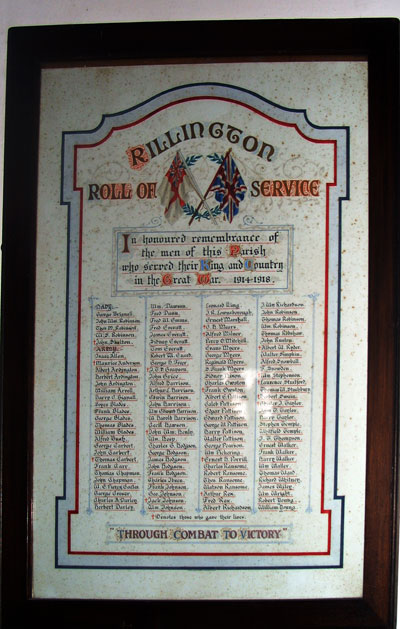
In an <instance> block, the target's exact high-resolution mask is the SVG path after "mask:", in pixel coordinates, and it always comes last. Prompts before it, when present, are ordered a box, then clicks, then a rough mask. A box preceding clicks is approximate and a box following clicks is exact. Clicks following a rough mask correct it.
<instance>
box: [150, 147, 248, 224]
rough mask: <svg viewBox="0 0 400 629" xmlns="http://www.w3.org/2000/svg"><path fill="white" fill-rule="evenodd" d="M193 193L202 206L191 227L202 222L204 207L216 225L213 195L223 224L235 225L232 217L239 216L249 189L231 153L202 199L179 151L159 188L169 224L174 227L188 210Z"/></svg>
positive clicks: (229, 152) (197, 211) (198, 208)
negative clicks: (189, 194)
mask: <svg viewBox="0 0 400 629" xmlns="http://www.w3.org/2000/svg"><path fill="white" fill-rule="evenodd" d="M191 190H194V191H195V192H196V194H197V196H198V197H199V204H198V206H197V207H196V208H194V210H193V212H191V218H190V220H189V225H191V224H192V223H193V221H194V220H195V219H196V218H197V219H199V218H200V210H201V209H202V207H203V206H204V208H205V209H206V210H207V214H208V216H209V217H210V218H211V219H212V221H213V222H214V223H215V224H216V223H217V221H216V219H215V216H214V213H213V211H212V208H211V207H210V204H209V199H210V198H211V197H210V195H214V198H215V200H216V201H217V203H218V204H219V212H218V213H221V214H223V216H224V220H228V221H229V222H230V223H232V220H233V217H234V216H236V214H238V212H239V204H240V202H241V201H243V199H244V196H245V194H246V190H247V187H246V185H245V183H244V181H243V179H242V177H241V174H240V172H239V169H238V167H237V165H236V163H235V161H234V159H233V157H232V153H231V149H229V150H228V151H227V153H226V154H225V156H224V158H223V160H222V162H221V163H220V165H219V167H218V170H217V172H216V173H215V175H214V177H213V179H212V181H211V183H210V185H209V186H208V189H207V191H206V193H205V194H204V195H203V194H202V193H201V190H200V188H199V186H198V183H197V181H196V179H195V177H194V175H193V172H192V171H191V169H190V166H189V165H188V163H187V161H186V160H185V158H184V157H183V155H182V152H181V151H178V152H177V153H176V155H175V157H174V159H173V161H172V163H171V165H170V167H169V168H168V171H167V172H166V174H165V177H164V179H163V181H162V183H161V186H160V190H159V192H160V199H161V202H162V204H163V206H164V208H165V210H164V214H165V216H166V218H167V220H168V222H169V223H171V224H172V223H175V221H177V220H178V218H179V217H180V216H182V214H183V208H187V207H188V202H187V198H188V193H189V191H191Z"/></svg>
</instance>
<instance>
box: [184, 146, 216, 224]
mask: <svg viewBox="0 0 400 629" xmlns="http://www.w3.org/2000/svg"><path fill="white" fill-rule="evenodd" d="M178 157H179V159H180V160H181V162H182V165H183V167H184V169H185V171H186V173H187V176H188V177H189V181H190V183H191V184H192V186H193V188H194V190H195V192H196V193H197V195H198V196H199V197H200V199H201V203H204V205H205V206H206V209H207V210H208V211H209V213H210V217H211V219H212V221H213V222H214V224H215V225H217V221H216V220H215V216H213V215H212V213H211V208H210V206H209V205H208V203H207V201H206V199H205V197H203V195H202V193H201V190H200V188H199V186H198V183H197V181H196V179H195V178H194V175H193V173H192V171H191V169H190V167H189V166H188V165H187V164H186V161H185V158H184V157H183V155H182V151H178ZM200 207H201V206H200ZM189 225H190V223H189Z"/></svg>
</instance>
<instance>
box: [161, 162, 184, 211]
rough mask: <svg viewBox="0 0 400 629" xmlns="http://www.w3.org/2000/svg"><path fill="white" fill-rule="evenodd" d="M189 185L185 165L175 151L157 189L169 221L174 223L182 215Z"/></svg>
mask: <svg viewBox="0 0 400 629" xmlns="http://www.w3.org/2000/svg"><path fill="white" fill-rule="evenodd" d="M189 186H190V182H189V180H188V177H187V172H186V168H185V165H184V163H183V162H182V160H181V158H180V157H179V154H178V153H177V154H176V155H175V157H174V160H173V162H172V164H171V166H170V167H169V168H168V171H167V172H166V174H165V177H164V179H163V181H162V184H161V186H160V189H159V192H160V199H161V202H162V204H163V205H164V207H165V211H164V214H165V216H166V218H167V220H168V222H169V223H174V222H175V221H177V220H178V218H179V217H180V216H181V215H182V208H183V206H184V205H186V200H185V196H186V195H187V193H188V188H189ZM190 187H191V186H190Z"/></svg>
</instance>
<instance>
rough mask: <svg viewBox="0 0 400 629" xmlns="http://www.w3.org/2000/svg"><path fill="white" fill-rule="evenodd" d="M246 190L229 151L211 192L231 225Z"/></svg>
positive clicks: (217, 173) (211, 186) (218, 171)
mask: <svg viewBox="0 0 400 629" xmlns="http://www.w3.org/2000/svg"><path fill="white" fill-rule="evenodd" d="M246 190H247V187H246V186H245V183H244V181H243V179H242V177H241V174H240V172H239V169H238V167H237V166H236V164H235V162H234V160H233V158H232V155H231V152H230V150H229V151H228V152H227V154H226V155H225V157H224V160H223V162H222V164H221V165H220V167H219V168H218V170H217V172H216V175H215V177H214V179H213V181H212V182H211V185H210V187H209V192H214V193H215V199H216V201H218V203H219V204H220V209H221V212H223V213H224V214H225V216H224V218H227V219H228V220H229V222H230V223H232V219H233V217H234V216H236V214H237V213H238V212H239V203H240V201H243V199H244V195H245V194H246Z"/></svg>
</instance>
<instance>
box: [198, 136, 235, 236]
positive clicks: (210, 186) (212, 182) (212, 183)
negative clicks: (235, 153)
mask: <svg viewBox="0 0 400 629" xmlns="http://www.w3.org/2000/svg"><path fill="white" fill-rule="evenodd" d="M231 150H232V149H231V148H230V149H229V150H228V151H227V153H226V155H225V157H224V159H223V160H222V162H221V164H220V165H219V168H218V170H217V172H216V173H215V175H214V177H213V179H212V181H211V183H210V185H209V186H208V189H207V192H206V193H205V195H204V198H203V199H202V200H201V201H200V203H199V205H198V206H197V208H196V211H195V212H194V213H193V215H192V217H191V219H190V221H189V227H190V225H191V224H192V223H193V221H194V219H195V218H196V216H197V215H198V213H199V211H200V208H201V206H202V205H203V203H204V202H205V200H206V197H207V195H208V193H209V192H210V190H211V188H212V186H213V185H214V181H215V179H216V177H217V176H218V173H219V171H220V170H221V166H222V164H223V163H224V161H225V160H226V158H227V157H228V155H229V153H230V152H231ZM209 212H210V210H209ZM210 214H211V212H210Z"/></svg>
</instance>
